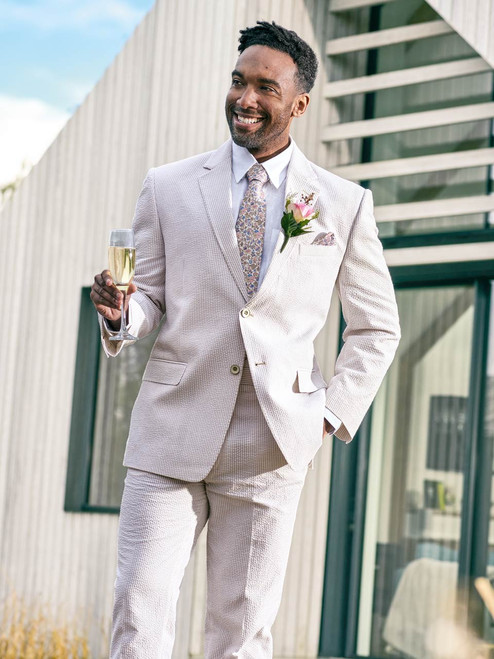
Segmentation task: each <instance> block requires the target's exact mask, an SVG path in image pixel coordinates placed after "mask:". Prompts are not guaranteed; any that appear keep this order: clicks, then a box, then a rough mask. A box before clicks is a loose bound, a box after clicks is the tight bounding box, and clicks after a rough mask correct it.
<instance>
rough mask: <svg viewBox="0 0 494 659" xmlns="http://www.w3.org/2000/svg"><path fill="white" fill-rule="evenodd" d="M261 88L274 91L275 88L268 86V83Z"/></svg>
mask: <svg viewBox="0 0 494 659" xmlns="http://www.w3.org/2000/svg"><path fill="white" fill-rule="evenodd" d="M261 89H264V90H265V91H267V92H274V89H273V88H272V87H267V86H266V85H265V86H264V87H261Z"/></svg>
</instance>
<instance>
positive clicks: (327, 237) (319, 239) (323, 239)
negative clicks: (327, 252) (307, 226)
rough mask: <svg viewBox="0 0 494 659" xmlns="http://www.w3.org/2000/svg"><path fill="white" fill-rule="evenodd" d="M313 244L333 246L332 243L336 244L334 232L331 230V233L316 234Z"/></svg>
mask: <svg viewBox="0 0 494 659" xmlns="http://www.w3.org/2000/svg"><path fill="white" fill-rule="evenodd" d="M312 244H313V245H323V246H326V247H331V245H334V244H335V239H334V233H332V232H331V231H330V232H329V233H320V234H319V235H318V236H316V238H315V239H314V241H313V242H312Z"/></svg>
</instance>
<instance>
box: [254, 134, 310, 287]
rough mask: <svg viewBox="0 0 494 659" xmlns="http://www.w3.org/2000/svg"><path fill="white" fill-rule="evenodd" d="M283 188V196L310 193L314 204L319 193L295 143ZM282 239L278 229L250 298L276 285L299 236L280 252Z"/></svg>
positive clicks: (303, 157) (281, 233)
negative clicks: (263, 275) (264, 266)
mask: <svg viewBox="0 0 494 659" xmlns="http://www.w3.org/2000/svg"><path fill="white" fill-rule="evenodd" d="M285 190H286V193H285V198H286V197H288V196H289V195H290V196H292V195H299V194H304V195H305V194H312V195H313V198H312V203H313V204H314V205H315V203H316V201H317V198H318V196H319V193H320V187H319V179H318V177H317V174H316V172H315V171H314V169H313V168H312V165H311V164H310V162H309V161H308V160H307V158H306V157H305V156H304V154H303V153H302V151H300V149H299V148H298V147H297V145H296V144H295V145H294V149H293V153H292V157H291V159H290V164H289V165H288V172H287V177H286V186H285ZM280 223H281V216H280ZM309 229H310V225H309ZM283 239H284V234H283V231H280V235H279V236H278V241H277V243H276V247H275V248H274V252H273V256H272V258H271V263H270V264H269V267H268V270H267V272H266V275H265V277H264V280H263V282H262V284H261V287H260V289H259V290H258V291H257V293H256V294H255V295H253V297H252V300H256V299H257V300H258V299H259V298H261V297H264V295H265V294H266V292H269V289H270V288H272V287H273V286H276V282H277V280H278V275H279V273H280V272H282V271H283V268H284V267H285V266H286V264H287V262H288V257H289V256H290V254H291V252H292V250H293V249H294V247H295V245H296V244H297V241H298V239H299V238H298V237H295V238H290V239H289V241H288V243H287V245H286V247H285V249H284V250H283V252H280V249H281V245H282V243H283Z"/></svg>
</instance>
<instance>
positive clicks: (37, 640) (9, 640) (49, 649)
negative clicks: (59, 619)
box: [0, 596, 90, 659]
mask: <svg viewBox="0 0 494 659" xmlns="http://www.w3.org/2000/svg"><path fill="white" fill-rule="evenodd" d="M2 609H3V611H2V616H1V618H0V658H1V659H89V656H90V655H89V646H88V642H87V638H86V637H85V636H84V635H82V634H81V633H80V632H79V631H76V630H75V629H74V626H73V625H68V624H66V625H63V626H57V625H55V624H54V623H53V621H52V620H50V617H49V616H47V615H45V614H44V613H43V612H42V611H41V610H39V609H38V610H37V611H33V610H29V609H28V607H26V606H25V604H24V603H23V602H22V601H21V600H19V598H18V597H16V596H11V597H10V598H9V599H8V600H7V601H6V602H4V603H3V606H2Z"/></svg>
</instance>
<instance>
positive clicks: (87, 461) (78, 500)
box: [64, 286, 120, 515]
mask: <svg viewBox="0 0 494 659" xmlns="http://www.w3.org/2000/svg"><path fill="white" fill-rule="evenodd" d="M90 290H91V289H90V287H89V286H85V287H83V288H82V289H81V300H80V305H79V332H78V336H77V353H76V363H75V374H74V389H73V395H72V415H71V422H70V438H69V452H68V458H67V477H66V482H65V500H64V510H65V512H86V513H110V514H114V515H115V514H118V513H119V512H120V507H114V506H95V505H91V504H89V503H88V501H89V485H90V477H91V462H92V454H93V434H94V422H95V415H96V397H97V393H98V372H99V366H100V355H101V342H100V331H99V324H98V319H97V312H96V309H95V308H94V306H93V303H92V302H91V299H90V297H89V293H90Z"/></svg>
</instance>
